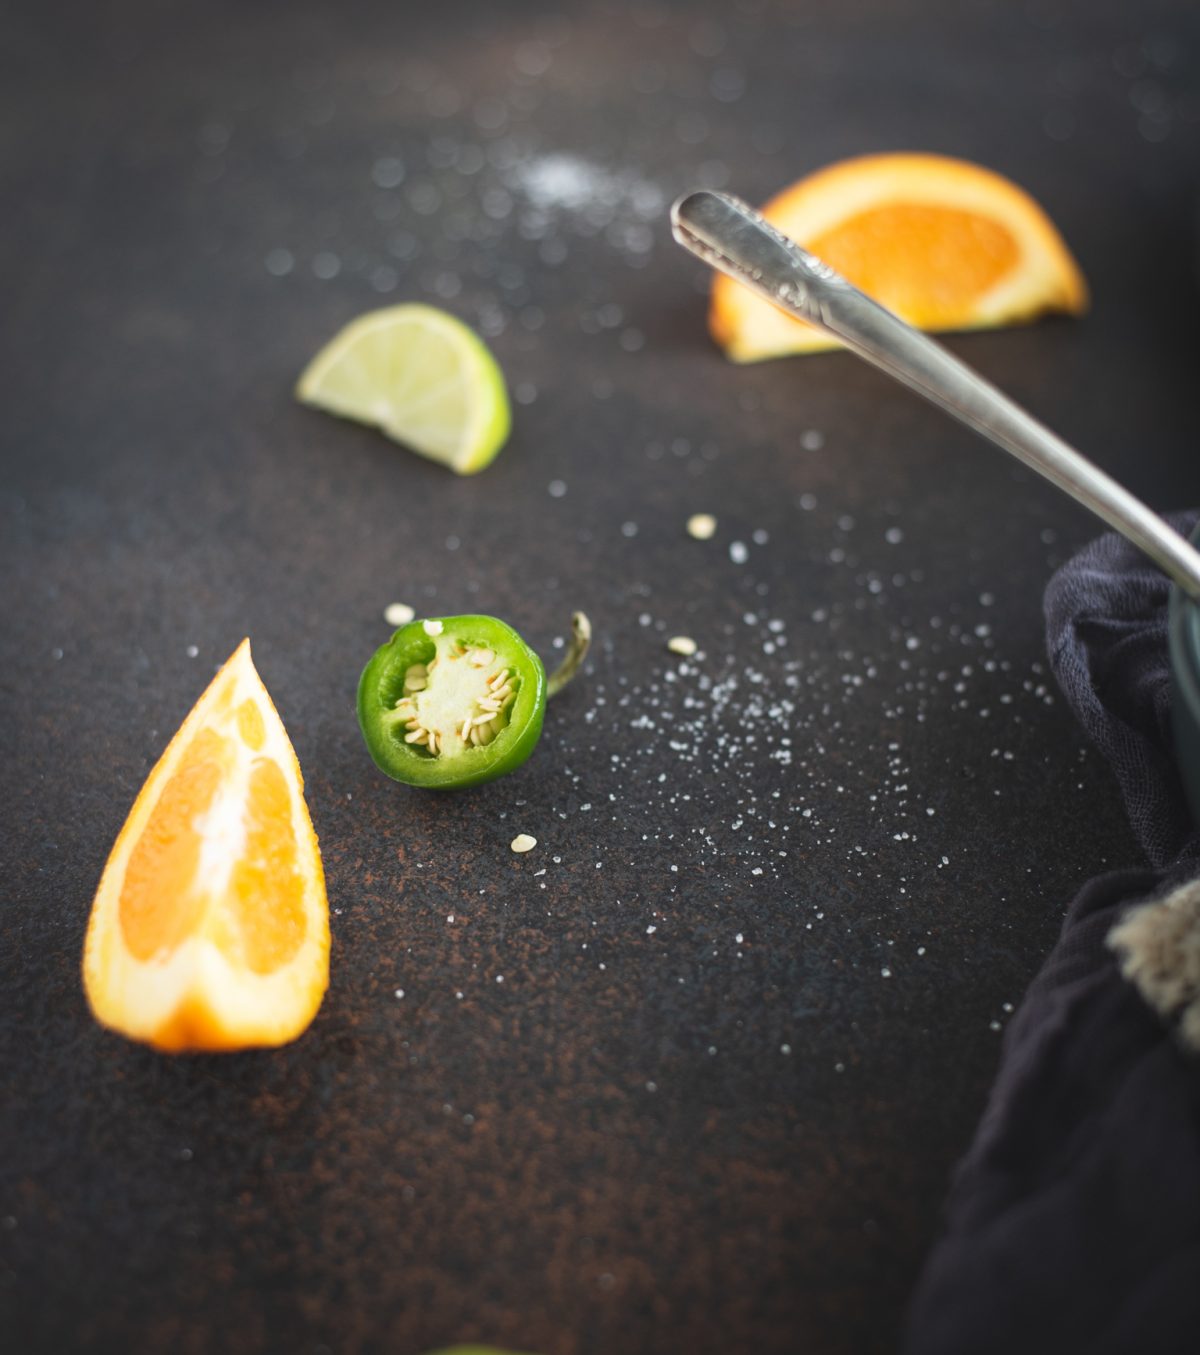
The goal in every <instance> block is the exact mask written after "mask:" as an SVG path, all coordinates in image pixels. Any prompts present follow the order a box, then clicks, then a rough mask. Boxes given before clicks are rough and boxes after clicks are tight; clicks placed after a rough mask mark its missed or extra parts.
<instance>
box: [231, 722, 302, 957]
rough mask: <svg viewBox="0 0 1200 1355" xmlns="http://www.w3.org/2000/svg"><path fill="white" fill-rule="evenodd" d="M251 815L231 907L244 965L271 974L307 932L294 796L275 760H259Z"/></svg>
mask: <svg viewBox="0 0 1200 1355" xmlns="http://www.w3.org/2000/svg"><path fill="white" fill-rule="evenodd" d="M239 715H240V712H239ZM246 815H247V824H246V846H245V850H244V852H243V853H242V857H241V859H240V860H239V861H238V863H237V865H236V866H235V867H234V871H233V881H232V885H233V887H232V890H231V895H230V905H231V909H232V911H233V913H234V917H235V921H236V923H237V933H238V936H239V938H240V941H241V952H242V953H241V956H240V958H241V960H242V962H243V963H244V964H245V965H246V966H247V968H249V969H251V970H253V972H254V973H256V974H269V973H271V972H272V971H273V970H276V969H278V968H279V967H280V966H281V965H285V964H287V962H288V961H289V960H290V959H291V958H292V956H293V955H295V954H296V952H297V951H298V950H299V949H300V947H301V945H302V944H303V942H304V934H305V931H306V929H307V917H306V915H305V911H304V876H303V874H302V873H301V871H300V868H299V861H298V853H297V850H296V835H295V830H294V827H293V823H292V806H291V797H290V794H289V792H288V785H287V781H286V779H285V778H284V775H283V772H282V771H281V770H280V767H279V764H278V763H277V762H275V761H274V760H273V759H271V758H266V757H264V758H258V759H256V760H255V763H254V768H253V770H252V771H251V773H250V793H249V797H248V803H247V807H246ZM230 958H231V959H237V958H239V957H237V956H231V957H230Z"/></svg>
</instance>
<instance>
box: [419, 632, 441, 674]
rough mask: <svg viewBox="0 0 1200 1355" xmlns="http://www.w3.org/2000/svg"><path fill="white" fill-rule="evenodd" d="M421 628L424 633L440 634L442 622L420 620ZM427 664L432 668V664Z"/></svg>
mask: <svg viewBox="0 0 1200 1355" xmlns="http://www.w3.org/2000/svg"><path fill="white" fill-rule="evenodd" d="M421 629H422V630H423V631H424V632H425V634H426V635H440V634H441V633H442V623H441V622H440V621H422V622H421ZM435 662H436V660H435ZM429 666H430V667H431V668H432V667H433V664H430V665H429Z"/></svg>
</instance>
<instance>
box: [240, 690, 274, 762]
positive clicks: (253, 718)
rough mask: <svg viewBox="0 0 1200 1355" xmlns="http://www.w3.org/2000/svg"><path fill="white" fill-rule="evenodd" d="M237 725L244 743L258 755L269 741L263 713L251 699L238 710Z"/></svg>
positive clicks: (244, 702)
mask: <svg viewBox="0 0 1200 1355" xmlns="http://www.w3.org/2000/svg"><path fill="white" fill-rule="evenodd" d="M237 724H238V733H239V734H240V735H241V736H242V742H243V743H244V744H245V745H246V747H247V748H252V749H253V750H254V751H255V752H256V753H257V752H258V751H259V750H260V749H261V748H262V746H263V744H264V743H266V741H267V727H266V725H265V724H264V723H263V717H262V712H261V711H260V710H259V708H258V707H257V706H256V705H255V704H254V702H253V701H251V700H250V699H249V697H247V698H246V700H245V701H243V702H242V704H241V705H240V706H239V707H238V709H237Z"/></svg>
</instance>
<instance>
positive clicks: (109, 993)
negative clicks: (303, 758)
mask: <svg viewBox="0 0 1200 1355" xmlns="http://www.w3.org/2000/svg"><path fill="white" fill-rule="evenodd" d="M83 984H84V989H85V990H86V992H87V997H88V1001H89V1003H90V1004H91V1008H92V1012H93V1014H94V1015H95V1017H96V1019H97V1020H98V1021H99V1022H100V1023H101V1024H102V1025H105V1026H110V1027H111V1028H112V1029H113V1030H116V1031H119V1032H120V1033H121V1034H122V1035H127V1036H129V1038H130V1039H133V1040H142V1041H144V1042H145V1043H147V1044H151V1045H153V1046H154V1047H155V1048H157V1049H162V1050H165V1051H168V1052H177V1051H180V1050H185V1049H195V1050H223V1049H246V1048H250V1047H253V1046H263V1045H280V1044H285V1043H287V1041H289V1040H294V1039H295V1038H296V1036H297V1035H299V1034H300V1033H301V1032H302V1031H303V1030H304V1029H305V1028H306V1027H307V1026H308V1024H309V1022H310V1021H311V1020H312V1019H313V1017H314V1016H315V1015H316V1012H317V1008H318V1007H319V1006H320V1005H321V998H322V997H323V996H324V993H325V989H326V987H327V986H328V984H329V907H328V904H327V902H326V899H325V876H324V872H323V870H322V868H321V853H320V849H319V847H318V846H317V837H316V834H315V833H314V832H313V826H312V820H311V819H310V818H309V815H308V807H307V806H306V805H305V803H304V782H303V780H302V778H301V775H300V764H299V763H298V762H297V761H296V754H295V752H294V751H293V749H292V745H291V741H290V740H289V739H288V736H287V732H286V730H285V729H284V727H283V721H282V720H280V718H279V715H278V713H277V712H276V710H275V707H274V706H273V705H272V703H271V698H270V697H269V696H268V695H267V690H266V688H265V687H264V686H263V684H262V680H261V679H260V678H259V676H258V673H257V672H256V670H255V667H254V662H253V660H252V659H251V657H250V641H249V640H243V641H242V643H241V644H240V645H239V646H238V648H237V650H236V651H235V652H234V654H233V656H232V658H230V659H229V661H228V662H227V663H226V664H225V666H224V667H223V668H222V669H221V671H220V672H219V673H218V674H217V676H216V677H215V678H214V679H213V680H212V682H211V683H210V685H209V687H208V690H207V691H206V692H205V693H204V695H203V696H202V697H201V698H200V700H199V701H198V702H197V703H196V705H195V706H194V707H193V708H192V711H191V713H190V714H189V715H188V717H187V719H186V720H185V721H184V722H183V724H182V725H181V726H180V729H179V732H178V733H177V734H176V735H175V737H174V738H173V739H172V740H171V742H170V743H169V744H168V746H167V750H166V752H165V753H163V755H162V757H161V758H159V760H158V763H157V764H156V766H155V767H154V770H153V771H152V772H151V773H150V775H149V777H148V778H147V780H146V784H145V785H144V786H143V787H142V789H141V792H140V793H139V795H138V797H137V799H136V800H135V801H134V805H133V808H132V809H131V810H130V811H129V817H128V818H127V819H126V820H125V825H124V827H123V828H122V829H121V832H120V834H119V836H118V837H117V841H116V844H115V845H114V847H113V849H112V853H111V854H110V856H109V858H108V864H107V865H106V866H105V868H104V874H103V876H102V877H101V880H100V887H99V889H98V890H97V891H96V898H95V900H94V902H93V904H92V915H91V920H90V921H89V923H88V933H87V942H86V945H85V947H84V954H83Z"/></svg>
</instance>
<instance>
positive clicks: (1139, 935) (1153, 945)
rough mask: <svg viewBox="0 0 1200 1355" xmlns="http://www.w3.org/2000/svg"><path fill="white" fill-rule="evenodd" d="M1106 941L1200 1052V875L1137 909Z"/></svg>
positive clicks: (1152, 1003)
mask: <svg viewBox="0 0 1200 1355" xmlns="http://www.w3.org/2000/svg"><path fill="white" fill-rule="evenodd" d="M1107 944H1108V947H1109V949H1110V950H1112V951H1115V952H1116V955H1117V957H1118V960H1119V961H1120V966H1121V974H1122V976H1123V977H1124V978H1125V979H1127V980H1128V981H1129V982H1130V983H1132V984H1133V985H1134V987H1135V988H1136V989H1137V990H1138V992H1139V993H1140V994H1141V995H1142V998H1143V999H1144V1001H1146V1002H1147V1003H1148V1004H1149V1005H1150V1006H1151V1007H1153V1008H1154V1010H1155V1011H1156V1012H1158V1014H1159V1015H1160V1016H1161V1017H1162V1018H1163V1019H1164V1020H1165V1021H1168V1022H1170V1023H1173V1024H1175V1028H1176V1030H1177V1032H1178V1034H1179V1038H1180V1040H1181V1041H1182V1042H1183V1043H1184V1044H1185V1045H1186V1046H1187V1047H1188V1048H1189V1049H1191V1050H1194V1051H1196V1052H1200V879H1197V880H1189V881H1188V883H1187V884H1185V885H1181V886H1180V887H1179V888H1178V889H1175V890H1173V891H1172V892H1171V893H1170V894H1168V895H1167V896H1166V897H1165V898H1162V899H1157V900H1155V901H1154V902H1151V903H1144V904H1141V905H1140V906H1138V907H1136V908H1134V909H1132V910H1131V911H1130V912H1128V913H1127V914H1126V915H1125V917H1124V918H1122V920H1121V921H1120V922H1119V923H1118V924H1117V925H1116V926H1115V927H1114V928H1113V929H1112V931H1110V932H1109V934H1108V940H1107Z"/></svg>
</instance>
